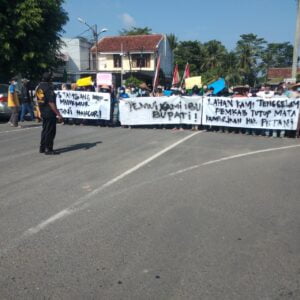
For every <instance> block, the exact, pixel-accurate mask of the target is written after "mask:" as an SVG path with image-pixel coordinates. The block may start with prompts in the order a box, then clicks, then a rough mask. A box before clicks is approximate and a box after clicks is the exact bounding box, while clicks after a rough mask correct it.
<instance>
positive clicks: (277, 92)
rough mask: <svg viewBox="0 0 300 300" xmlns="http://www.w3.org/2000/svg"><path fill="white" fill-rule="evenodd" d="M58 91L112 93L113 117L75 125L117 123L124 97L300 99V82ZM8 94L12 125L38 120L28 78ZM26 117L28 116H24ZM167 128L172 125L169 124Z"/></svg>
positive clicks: (68, 86)
mask: <svg viewBox="0 0 300 300" xmlns="http://www.w3.org/2000/svg"><path fill="white" fill-rule="evenodd" d="M55 89H58V90H73V91H87V92H96V91H97V92H103V93H110V95H111V120H110V121H104V120H86V119H70V118H64V123H65V124H72V125H100V126H115V125H120V124H119V118H118V114H119V107H118V104H119V101H120V100H122V99H128V98H136V97H162V96H173V95H177V96H219V97H232V98H239V99H243V98H248V97H259V98H262V99H266V100H267V99H270V98H273V97H276V98H278V97H279V98H280V97H285V98H286V97H288V98H299V97H300V83H299V84H294V85H287V84H285V83H281V84H279V85H277V86H275V87H271V86H270V85H262V86H260V87H257V88H251V87H249V86H247V85H245V86H236V87H230V88H224V89H222V90H221V91H219V92H218V93H214V88H213V87H208V86H207V85H204V86H202V87H198V86H197V85H195V86H194V87H193V88H192V89H189V90H188V89H185V88H184V87H176V86H170V85H166V86H164V87H163V86H161V85H159V86H157V87H156V88H155V89H154V90H153V88H152V86H148V85H146V84H145V83H142V84H141V85H139V86H134V85H129V86H121V87H120V88H118V89H113V88H112V86H108V85H101V86H98V87H94V86H92V85H91V86H82V87H79V86H77V84H76V83H72V84H67V83H63V84H59V85H56V86H55ZM9 94H11V95H15V97H17V98H18V101H17V102H16V105H15V107H13V109H12V111H13V113H12V117H11V119H10V121H9V124H10V125H11V126H19V125H18V122H24V121H25V120H31V121H33V120H35V119H36V120H37V121H39V116H38V114H37V113H36V112H34V110H35V109H34V108H35V107H36V103H35V102H34V92H33V91H32V90H30V89H29V87H28V80H27V79H22V80H21V86H20V87H19V89H16V79H15V78H13V79H12V81H11V83H10V86H9ZM28 115H29V116H28ZM25 116H26V119H25ZM158 127H159V128H165V127H166V126H165V125H161V126H158ZM202 127H204V128H205V129H206V130H210V131H222V132H229V133H230V132H234V133H244V134H248V135H250V134H251V135H264V136H273V137H284V136H287V135H288V133H287V132H285V131H284V130H261V129H243V128H232V127H216V126H209V127H207V126H206V127H205V126H202ZM167 128H169V127H168V126H167ZM173 129H179V130H184V129H191V130H198V129H200V125H192V126H189V125H178V126H175V127H174V126H173Z"/></svg>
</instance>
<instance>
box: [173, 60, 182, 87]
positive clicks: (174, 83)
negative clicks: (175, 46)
mask: <svg viewBox="0 0 300 300" xmlns="http://www.w3.org/2000/svg"><path fill="white" fill-rule="evenodd" d="M179 81H180V78H179V72H178V65H177V64H176V65H175V68H174V72H173V80H172V86H174V85H177V84H178V83H179Z"/></svg>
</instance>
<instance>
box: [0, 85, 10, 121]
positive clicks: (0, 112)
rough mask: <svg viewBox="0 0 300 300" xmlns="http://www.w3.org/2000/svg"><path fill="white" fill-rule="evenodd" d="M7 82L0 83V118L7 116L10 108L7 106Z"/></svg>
mask: <svg viewBox="0 0 300 300" xmlns="http://www.w3.org/2000/svg"><path fill="white" fill-rule="evenodd" d="M7 97H8V84H2V83H0V118H9V117H10V115H11V110H10V108H9V107H8V106H7Z"/></svg>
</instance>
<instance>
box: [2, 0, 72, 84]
mask: <svg viewBox="0 0 300 300" xmlns="http://www.w3.org/2000/svg"><path fill="white" fill-rule="evenodd" d="M63 2H64V0H47V1H45V0H14V1H12V0H1V2H0V27H1V31H0V70H1V71H0V72H1V74H0V75H1V77H2V78H1V79H2V80H5V79H6V80H7V79H8V78H9V77H10V76H11V75H14V74H17V73H20V74H22V75H23V76H26V77H29V78H33V79H35V78H38V77H39V76H40V74H41V73H43V72H44V71H45V70H49V69H54V68H56V67H57V66H58V65H59V64H60V63H61V61H60V59H59V49H60V46H61V40H60V37H61V33H62V27H63V25H64V24H66V22H67V21H68V16H67V13H66V12H65V11H64V10H63V9H62V4H63Z"/></svg>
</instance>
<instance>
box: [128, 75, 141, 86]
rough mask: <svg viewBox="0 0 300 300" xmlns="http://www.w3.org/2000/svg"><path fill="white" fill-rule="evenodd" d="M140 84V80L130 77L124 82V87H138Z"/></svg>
mask: <svg viewBox="0 0 300 300" xmlns="http://www.w3.org/2000/svg"><path fill="white" fill-rule="evenodd" d="M141 83H142V81H141V80H139V79H137V78H136V77H134V76H130V77H129V78H127V79H126V81H125V86H139V85H140V84H141Z"/></svg>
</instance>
